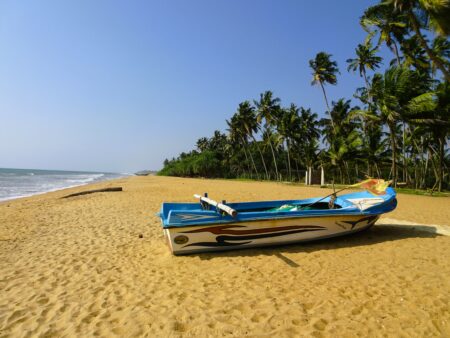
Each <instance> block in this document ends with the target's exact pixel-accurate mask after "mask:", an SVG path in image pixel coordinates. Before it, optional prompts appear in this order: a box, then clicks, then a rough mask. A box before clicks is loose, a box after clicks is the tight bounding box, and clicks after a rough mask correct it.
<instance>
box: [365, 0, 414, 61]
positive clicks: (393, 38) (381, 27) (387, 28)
mask: <svg viewBox="0 0 450 338" xmlns="http://www.w3.org/2000/svg"><path fill="white" fill-rule="evenodd" d="M360 24H361V26H362V28H363V29H364V30H365V31H367V32H368V33H369V35H368V36H367V39H366V43H367V42H370V40H371V39H372V38H373V37H374V36H375V35H378V42H377V44H376V47H379V46H380V45H381V43H383V42H385V43H386V46H388V48H389V49H390V50H391V51H392V52H393V53H394V55H395V58H396V60H397V65H400V55H399V50H398V49H399V48H398V45H397V43H399V42H400V43H401V42H402V40H403V37H404V36H405V35H406V34H407V33H408V28H407V24H406V17H405V16H404V15H403V14H402V13H397V12H394V11H393V7H392V5H390V6H388V5H386V4H384V3H382V4H378V5H375V6H372V7H369V8H368V9H366V10H365V11H364V14H363V16H362V17H361V19H360Z"/></svg>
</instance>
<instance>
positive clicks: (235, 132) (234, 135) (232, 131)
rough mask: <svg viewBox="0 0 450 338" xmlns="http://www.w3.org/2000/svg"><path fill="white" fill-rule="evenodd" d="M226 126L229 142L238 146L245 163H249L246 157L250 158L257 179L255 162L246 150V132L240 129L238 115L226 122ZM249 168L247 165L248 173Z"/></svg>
mask: <svg viewBox="0 0 450 338" xmlns="http://www.w3.org/2000/svg"><path fill="white" fill-rule="evenodd" d="M226 123H227V125H228V129H227V130H228V132H229V137H230V141H231V143H232V144H234V143H236V144H240V145H241V146H242V149H243V151H244V155H245V159H246V162H247V163H249V161H248V157H249V156H250V160H251V163H252V165H253V169H254V170H255V174H256V176H257V177H259V173H258V169H257V168H256V165H255V161H254V160H253V155H252V152H251V151H250V150H249V149H248V135H247V131H246V130H244V128H243V127H242V124H241V121H240V117H239V114H238V113H235V114H234V115H233V116H232V117H231V119H230V120H226ZM247 151H248V153H249V155H247ZM251 170H252V169H251V167H250V165H249V172H250V173H251Z"/></svg>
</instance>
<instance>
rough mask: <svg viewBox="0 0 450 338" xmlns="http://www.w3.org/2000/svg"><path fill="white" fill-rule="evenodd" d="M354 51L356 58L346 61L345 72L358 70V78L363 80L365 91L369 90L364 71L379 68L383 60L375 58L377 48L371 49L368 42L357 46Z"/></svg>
mask: <svg viewBox="0 0 450 338" xmlns="http://www.w3.org/2000/svg"><path fill="white" fill-rule="evenodd" d="M355 51H356V58H355V59H347V63H348V67H347V70H348V71H350V70H352V71H354V72H355V71H356V70H359V76H362V77H363V78H364V82H365V83H366V89H367V90H369V82H368V80H367V73H366V69H370V70H372V71H374V70H375V69H377V68H379V67H380V64H381V61H382V60H383V59H382V58H381V57H379V56H376V53H377V51H378V48H376V47H375V48H371V45H370V42H369V43H368V44H364V45H361V44H359V45H358V47H357V48H356V50H355Z"/></svg>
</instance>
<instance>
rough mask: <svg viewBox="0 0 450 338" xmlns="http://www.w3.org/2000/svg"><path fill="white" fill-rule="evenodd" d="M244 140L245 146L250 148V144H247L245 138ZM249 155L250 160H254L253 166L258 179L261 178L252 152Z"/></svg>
mask: <svg viewBox="0 0 450 338" xmlns="http://www.w3.org/2000/svg"><path fill="white" fill-rule="evenodd" d="M242 140H243V141H244V145H245V146H247V147H248V142H246V141H245V139H244V138H242ZM248 153H249V155H250V159H251V160H252V164H253V168H254V169H255V173H256V177H258V178H259V173H258V169H256V164H255V161H254V160H253V155H252V152H251V151H250V150H249V151H248Z"/></svg>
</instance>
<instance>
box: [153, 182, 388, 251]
mask: <svg viewBox="0 0 450 338" xmlns="http://www.w3.org/2000/svg"><path fill="white" fill-rule="evenodd" d="M374 181H375V183H373V184H371V185H370V188H369V189H368V190H366V191H361V192H356V193H349V194H345V195H341V196H337V193H333V194H331V195H328V196H326V197H321V198H310V199H303V200H282V201H262V202H242V203H226V201H222V203H219V202H216V201H214V200H211V199H209V198H208V197H207V196H199V195H194V196H195V197H196V198H197V199H198V200H199V202H197V203H163V205H162V207H161V211H160V213H159V216H160V217H161V221H162V227H163V231H164V234H165V237H166V239H167V241H168V244H169V247H170V249H171V251H172V253H173V254H175V255H182V254H191V253H200V252H207V251H218V250H234V249H242V248H250V247H259V246H272V245H279V244H289V243H296V242H306V241H312V240H318V239H323V238H329V237H336V236H341V235H347V234H351V233H355V232H358V231H361V230H365V229H367V228H369V227H371V226H372V225H373V224H375V222H376V221H377V220H378V218H379V217H380V215H382V214H384V213H387V212H390V211H392V210H394V209H395V207H396V205H397V200H396V193H395V190H394V189H392V188H389V187H387V185H386V184H385V183H384V182H380V180H374ZM365 182H366V181H365ZM375 185H378V186H383V189H382V190H377V189H376V188H374V186H375ZM356 186H358V187H361V186H363V185H361V184H358V185H353V186H350V187H356ZM342 190H344V189H342Z"/></svg>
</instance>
